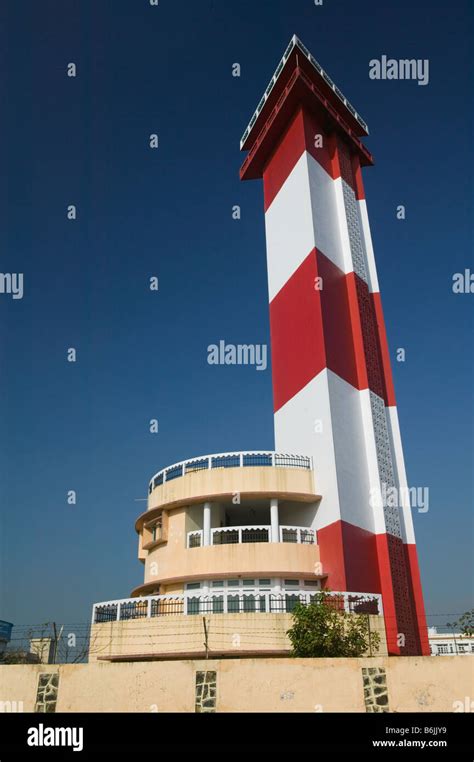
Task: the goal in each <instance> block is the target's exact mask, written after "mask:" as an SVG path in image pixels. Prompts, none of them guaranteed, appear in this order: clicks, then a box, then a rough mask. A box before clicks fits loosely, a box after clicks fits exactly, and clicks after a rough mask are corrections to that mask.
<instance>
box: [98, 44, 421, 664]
mask: <svg viewBox="0 0 474 762" xmlns="http://www.w3.org/2000/svg"><path fill="white" fill-rule="evenodd" d="M367 132H368V130H367V125H366V124H365V122H364V120H363V119H362V118H361V117H360V115H359V114H358V112H357V111H356V109H355V108H354V107H353V106H352V105H351V104H350V103H349V102H348V101H347V100H346V98H345V97H344V96H343V94H342V93H341V92H340V90H339V89H338V88H337V87H336V86H335V85H334V83H333V82H332V80H331V79H330V78H329V77H328V75H327V74H326V72H324V71H323V70H322V68H321V67H320V65H319V64H318V63H317V62H316V61H315V60H314V59H313V58H312V56H311V55H310V54H309V52H308V51H307V50H306V48H305V47H304V46H303V45H302V43H301V42H300V41H299V40H298V39H297V38H296V37H294V38H293V39H292V41H291V42H290V45H289V46H288V48H287V50H286V52H285V54H284V57H283V59H282V60H281V61H280V63H279V65H278V67H277V69H276V72H275V74H274V76H273V78H272V80H271V81H270V83H269V85H268V87H267V88H266V90H265V93H264V95H263V97H262V98H261V100H260V102H259V104H258V108H257V110H256V112H255V114H254V115H253V116H252V119H251V121H250V124H249V126H248V128H247V129H246V131H245V133H244V136H243V138H242V141H241V148H242V149H243V150H248V152H249V153H248V156H247V158H246V160H245V162H244V164H243V166H242V169H241V178H242V179H244V180H247V179H254V178H263V186H264V199H265V226H266V235H267V262H268V285H269V300H270V321H271V345H272V374H273V390H274V410H275V443H276V451H275V452H263V451H248V452H232V453H221V454H215V455H204V456H201V457H195V458H191V459H189V460H185V461H182V462H180V463H177V464H174V465H172V466H169V467H167V468H165V469H163V470H161V471H159V472H158V473H157V474H155V476H154V477H153V478H152V479H151V481H150V484H149V497H148V506H147V510H146V511H145V512H144V513H143V514H142V515H141V516H139V517H138V519H137V521H136V524H135V528H136V531H137V532H138V535H139V551H138V553H139V558H140V560H141V561H142V562H143V564H144V572H145V573H144V582H143V584H142V585H140V586H139V587H138V588H136V589H135V590H134V591H132V598H129V599H123V600H119V601H107V602H104V603H97V604H95V605H94V608H93V627H92V634H91V644H92V643H93V644H94V648H93V649H92V648H91V654H90V656H91V658H101V659H109V660H130V659H142V658H143V659H151V658H160V657H163V656H164V655H167V656H168V658H169V657H170V656H173V655H174V656H175V657H176V658H180V657H181V658H182V657H183V655H196V653H201V652H202V653H204V652H205V653H206V654H207V653H208V652H212V655H213V656H216V655H223V656H226V655H237V654H239V653H240V654H241V655H244V654H245V655H249V654H251V655H261V656H263V655H265V654H271V655H276V654H284V653H287V652H288V650H289V649H290V645H289V641H288V638H287V636H286V631H287V630H288V628H289V626H290V623H291V611H292V609H293V607H294V605H295V603H296V602H297V601H306V602H309V601H311V599H312V598H313V597H314V595H316V594H317V592H318V591H319V590H321V589H326V590H330V591H331V595H332V600H333V602H334V605H335V606H337V607H340V608H341V609H345V610H346V611H350V612H354V613H360V614H365V615H367V616H368V617H369V622H370V623H371V627H372V628H373V629H374V630H377V631H378V632H381V633H382V635H383V637H382V647H381V651H380V653H382V654H383V653H386V649H387V647H388V652H389V653H390V654H429V644H428V637H427V630H426V622H425V614H424V608H423V599H422V593H421V583H420V577H419V572H418V563H417V557H416V546H415V539H414V534H413V525H412V517H411V509H410V505H409V501H408V500H407V494H406V490H407V482H406V476H405V467H404V462H403V452H402V446H401V439H400V431H399V427H398V417H397V409H396V405H395V397H394V392H393V384H392V379H391V371H390V361H389V353H388V347H387V341H386V337H385V329H384V323H383V315H382V308H381V302H380V295H379V292H378V283H377V274H376V268H375V260H374V255H373V250H372V244H371V239H370V231H369V223H368V217H367V209H366V204H365V199H364V191H363V185H362V177H361V167H362V166H367V165H370V164H372V157H371V155H370V153H369V152H368V150H367V149H366V148H365V146H364V145H363V144H362V142H361V137H363V136H364V135H366V134H367ZM387 491H388V492H390V495H391V497H392V499H393V497H394V493H397V496H401V501H400V504H398V503H397V504H396V505H395V506H392V505H389V504H387V501H385V500H384V496H385V495H386V494H387ZM397 500H398V497H397Z"/></svg>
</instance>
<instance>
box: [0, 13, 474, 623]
mask: <svg viewBox="0 0 474 762" xmlns="http://www.w3.org/2000/svg"><path fill="white" fill-rule="evenodd" d="M468 8H469V4H468V2H462V0H457V1H456V2H451V3H449V4H445V3H442V2H429V1H428V0H426V1H425V2H411V1H409V0H402V1H401V2H398V3H396V4H395V3H393V4H391V3H380V2H378V1H377V0H362V1H361V2H358V3H354V2H351V1H350V0H341V1H339V2H332V1H331V0H324V4H323V6H322V7H316V6H314V3H313V2H312V1H311V0H291V2H290V0H286V1H283V0H274V1H273V2H270V0H266V1H265V0H261V1H260V2H258V3H256V2H255V1H252V0H239V2H238V3H237V2H235V3H231V2H228V1H227V0H225V1H224V0H215V1H214V2H211V1H210V0H209V1H208V2H206V1H205V0H202V1H201V2H192V1H191V0H189V1H186V2H184V1H183V0H181V1H180V0H160V3H159V6H158V7H157V8H154V7H150V6H149V2H148V0H114V1H113V2H111V1H109V2H107V1H106V0H102V1H101V2H97V1H96V0H95V1H93V0H82V1H81V2H79V1H78V0H75V1H73V0H61V2H59V0H56V2H52V1H50V2H48V1H47V0H44V1H43V2H42V3H37V2H33V1H32V0H24V1H23V2H22V3H15V2H13V1H10V2H6V3H4V4H3V7H2V9H1V10H0V16H1V18H0V22H1V24H0V26H1V28H2V30H3V31H2V32H1V33H0V49H1V50H2V51H3V53H2V66H1V69H2V72H3V75H2V77H1V80H0V86H1V98H2V102H3V108H2V128H1V129H2V141H1V144H0V158H1V167H2V172H1V177H0V208H1V209H2V215H1V220H0V251H1V258H2V267H1V270H2V272H23V273H24V279H25V286H24V288H25V293H24V298H23V299H21V300H12V299H11V298H9V297H8V296H7V295H1V297H0V346H1V350H0V353H1V355H0V361H1V368H2V370H1V375H0V393H1V397H2V405H1V440H0V441H1V446H0V469H1V472H0V475H1V498H2V520H1V531H2V534H1V543H2V545H1V551H2V555H1V574H2V580H1V583H2V587H1V599H0V603H1V607H0V618H3V619H7V620H9V621H12V622H15V623H17V624H26V623H36V622H42V621H47V620H53V619H54V620H56V621H58V622H86V621H88V619H89V617H90V612H91V606H92V603H93V602H95V601H100V600H108V599H113V598H120V597H126V596H128V595H129V593H130V591H131V589H132V588H133V587H134V586H136V585H137V584H139V583H140V582H141V581H142V579H143V572H142V566H141V564H140V563H139V562H138V560H137V557H136V553H137V542H136V535H135V532H134V528H133V524H134V520H135V518H136V516H137V515H138V514H139V513H140V512H141V511H142V510H143V509H144V505H145V504H144V502H137V499H138V498H144V497H145V496H146V490H147V482H148V479H149V478H150V476H151V475H152V474H153V473H155V472H156V471H157V470H158V469H159V468H161V467H163V466H165V465H168V464H170V463H173V462H175V461H177V460H181V459H183V458H187V457H191V456H194V455H199V454H205V453H210V452H224V451H227V450H239V449H258V448H268V449H271V448H272V447H273V420H272V418H273V416H272V390H271V371H270V369H268V370H267V371H265V372H256V371H255V369H254V368H252V367H248V366H247V367H235V366H231V367H216V366H210V365H208V364H207V361H206V358H207V352H206V348H207V346H208V344H211V343H214V342H217V341H219V339H225V340H226V341H228V342H233V343H268V342H269V323H268V305H267V285H266V265H265V240H264V220H263V194H262V187H261V184H260V183H259V182H252V183H245V184H244V183H240V182H239V179H238V169H239V166H240V164H241V162H242V160H243V155H241V154H240V153H239V139H240V136H241V134H242V132H243V131H244V128H245V126H246V125H247V123H248V121H249V118H250V116H251V114H252V112H253V110H254V108H255V107H256V105H257V103H258V100H259V99H260V96H261V94H262V93H263V90H264V88H265V86H266V84H267V82H268V80H269V78H270V76H271V74H272V73H273V71H274V69H275V67H276V64H277V62H278V60H279V59H280V57H281V55H282V53H283V51H284V49H285V47H286V45H287V43H288V41H289V39H290V37H291V36H292V34H293V33H296V34H298V35H299V36H300V37H301V39H302V40H303V42H304V43H305V44H306V45H307V47H308V48H309V49H310V50H311V52H312V53H313V55H314V56H315V57H316V58H317V59H318V60H319V61H320V62H321V64H322V65H323V66H324V67H325V69H326V70H327V71H328V73H329V74H330V76H331V77H332V78H333V79H334V80H335V82H336V83H337V84H338V86H339V87H340V88H341V89H342V91H343V92H344V93H345V94H346V95H347V97H348V98H349V100H350V101H352V103H353V104H355V106H356V108H358V109H359V110H360V112H361V114H362V116H363V117H364V118H365V119H366V120H367V122H368V124H369V127H370V131H371V135H370V137H369V138H368V139H367V140H366V144H367V146H368V148H369V150H370V151H371V152H372V153H373V154H374V156H375V159H376V165H375V167H373V168H370V169H368V170H366V171H365V178H364V179H365V186H366V193H367V202H368V208H369V215H370V221H371V226H372V235H373V238H374V246H375V253H376V258H377V264H378V271H379V280H380V284H381V291H382V298H383V303H384V309H385V317H386V322H387V331H388V338H389V343H390V349H391V356H392V362H393V366H394V376H395V388H396V394H397V400H398V405H399V414H400V421H401V427H402V435H403V438H404V446H405V456H406V462H407V470H408V478H409V481H410V483H411V484H413V485H416V486H427V487H429V490H430V508H429V511H428V513H425V514H417V513H415V516H414V519H415V530H416V535H417V542H418V549H419V556H420V565H421V572H422V580H423V585H424V593H425V602H426V609H427V612H428V613H429V614H431V615H433V617H432V618H431V619H430V621H431V623H433V624H439V625H440V624H444V622H445V621H446V620H448V621H449V619H450V618H452V615H455V614H459V613H461V612H463V611H465V610H466V609H467V608H470V607H472V581H471V580H472V560H471V545H472V466H473V459H472V455H473V445H472V410H473V408H472V381H473V379H472V300H473V298H474V297H473V296H472V295H469V294H458V295H455V294H453V292H452V287H451V283H452V276H453V273H455V272H459V271H463V270H464V269H465V268H467V267H472V266H473V262H472V241H471V237H470V225H469V222H470V212H471V213H472V210H470V209H469V205H470V188H471V187H472V170H471V166H470V164H469V162H468V157H469V156H470V154H471V141H470V139H469V133H470V127H471V124H470V122H471V117H470V112H469V108H468V100H469V97H470V95H469V94H470V93H471V92H472V79H471V73H470V71H469V67H470V52H469V47H468V42H469V27H470V25H471V22H470V19H469V12H468ZM382 54H387V55H389V56H392V57H394V58H397V59H398V58H411V57H414V58H421V59H425V58H428V59H429V61H430V82H429V85H427V86H426V87H421V86H418V85H417V84H416V82H413V81H373V80H371V79H370V78H369V76H368V72H369V61H370V60H371V59H372V58H377V57H380V56H381V55H382ZM69 62H75V63H76V65H77V68H78V76H77V78H76V79H71V78H68V77H67V76H66V73H65V72H66V66H67V64H68V63H69ZM235 62H238V63H240V65H241V68H242V76H241V77H240V78H233V77H232V76H231V67H232V64H233V63H235ZM150 133H158V135H159V143H160V147H159V149H158V150H157V151H152V150H150V148H149V147H148V136H149V135H150ZM68 204H76V205H77V209H78V218H77V220H76V221H74V222H72V221H68V220H67V219H66V207H67V205H68ZM234 204H239V205H240V206H241V208H242V219H241V220H240V221H238V222H237V221H235V220H233V219H232V217H231V209H232V206H233V205H234ZM398 204H404V205H405V206H406V210H407V217H406V220H405V221H403V222H400V221H397V219H396V217H395V209H396V206H397V205H398ZM152 275H156V276H158V277H159V283H160V289H159V292H158V293H151V292H150V291H149V289H148V279H149V277H150V276H152ZM68 347H75V348H76V349H77V362H76V363H75V364H73V363H68V362H66V350H67V348H68ZM397 347H403V348H404V349H405V351H406V361H405V362H404V363H397V362H395V350H396V348H397ZM151 418H157V419H158V420H159V434H158V435H153V434H150V433H149V430H148V422H149V420H150V419H151ZM68 490H76V491H77V504H76V505H68V503H67V499H66V496H67V492H68Z"/></svg>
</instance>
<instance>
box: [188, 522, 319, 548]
mask: <svg viewBox="0 0 474 762" xmlns="http://www.w3.org/2000/svg"><path fill="white" fill-rule="evenodd" d="M247 542H271V527H270V526H262V525H260V526H237V527H218V528H216V529H211V545H234V544H238V543H247ZM280 542H294V543H299V544H301V545H315V544H316V532H315V531H314V529H308V528H307V527H287V526H281V527H280ZM202 545H203V530H202V529H198V530H195V531H193V532H188V535H187V547H188V548H200V547H201V546H202Z"/></svg>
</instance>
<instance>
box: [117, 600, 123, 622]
mask: <svg viewBox="0 0 474 762" xmlns="http://www.w3.org/2000/svg"><path fill="white" fill-rule="evenodd" d="M121 607H122V604H121V603H117V622H120V609H121Z"/></svg>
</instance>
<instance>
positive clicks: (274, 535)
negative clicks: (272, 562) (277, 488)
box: [270, 497, 280, 542]
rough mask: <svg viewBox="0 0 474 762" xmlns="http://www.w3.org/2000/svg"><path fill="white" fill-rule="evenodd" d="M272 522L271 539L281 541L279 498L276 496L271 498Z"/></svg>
mask: <svg viewBox="0 0 474 762" xmlns="http://www.w3.org/2000/svg"><path fill="white" fill-rule="evenodd" d="M270 524H271V541H272V542H280V522H279V520H278V500H277V498H276V497H272V499H271V500H270Z"/></svg>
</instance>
